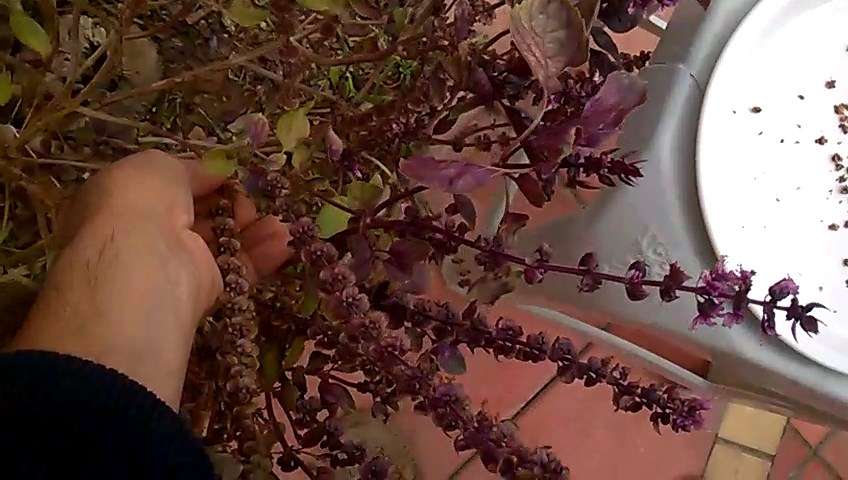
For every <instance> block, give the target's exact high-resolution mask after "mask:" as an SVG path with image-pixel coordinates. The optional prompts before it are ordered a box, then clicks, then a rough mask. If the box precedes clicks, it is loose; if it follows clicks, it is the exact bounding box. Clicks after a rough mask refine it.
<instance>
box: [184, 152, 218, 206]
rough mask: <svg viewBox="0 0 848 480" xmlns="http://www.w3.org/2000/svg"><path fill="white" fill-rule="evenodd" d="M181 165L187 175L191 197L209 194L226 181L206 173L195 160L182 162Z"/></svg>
mask: <svg viewBox="0 0 848 480" xmlns="http://www.w3.org/2000/svg"><path fill="white" fill-rule="evenodd" d="M183 165H184V166H185V169H186V173H187V174H188V183H189V189H190V190H191V196H192V197H194V198H198V197H203V196H205V195H209V194H211V193H212V192H214V191H215V190H216V189H217V188H218V187H220V186H221V185H223V184H224V182H225V181H227V177H225V176H222V175H213V174H211V173H209V172H207V171H206V170H205V169H204V168H203V165H201V164H200V162H198V161H197V160H183Z"/></svg>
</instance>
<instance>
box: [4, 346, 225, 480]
mask: <svg viewBox="0 0 848 480" xmlns="http://www.w3.org/2000/svg"><path fill="white" fill-rule="evenodd" d="M0 419H2V427H0V457H2V460H3V461H2V464H3V471H4V474H3V477H4V478H6V477H8V478H90V479H112V478H138V479H147V478H150V479H170V478H174V479H177V478H178V479H187V480H192V479H198V480H199V479H203V480H206V479H212V478H214V475H213V472H212V466H211V464H210V462H209V460H208V457H207V456H206V454H205V452H204V449H203V446H202V445H201V444H200V442H199V441H198V440H196V439H195V438H194V437H193V436H192V435H191V433H190V432H189V431H188V430H187V428H186V427H185V425H184V424H183V422H182V421H181V420H180V418H179V416H178V415H177V414H176V413H175V412H174V411H173V410H172V409H171V408H170V407H169V406H168V405H166V404H165V403H164V402H163V401H162V400H160V399H159V398H158V397H157V396H156V395H154V394H153V393H152V392H150V391H149V390H147V389H146V388H145V387H143V386H142V385H140V384H139V383H137V382H135V381H133V380H131V379H130V378H128V377H127V376H126V375H124V374H122V373H119V372H117V371H115V370H112V369H109V368H107V367H104V366H102V365H98V364H95V363H92V362H90V361H87V360H82V359H79V358H76V357H72V356H68V355H61V354H57V353H54V352H43V351H29V350H24V351H15V352H10V353H2V354H0Z"/></svg>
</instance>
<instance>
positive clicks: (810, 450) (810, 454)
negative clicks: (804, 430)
mask: <svg viewBox="0 0 848 480" xmlns="http://www.w3.org/2000/svg"><path fill="white" fill-rule="evenodd" d="M790 423H791V422H789V421H787V422H786V431H785V432H784V433H783V434H784V435H786V434H787V433H788V432H792V433H793V434H794V435H797V436H798V438H800V439H801V443H803V444H804V445H805V446H806V447H807V453H806V455H805V456H804V459H803V460H801V462H799V463H798V465H797V466H796V467H795V468H793V469H792V470H790V471H789V478H790V479H794V478H796V477H797V475H798V474H799V473H801V470H803V469H804V467H806V466H807V464H808V463H810V462H811V461H812V460H813V459H815V458H816V449H815V446H814V445H812V444H811V443H810V442H809V441H807V439H806V437H804V436H803V435H801V432H799V431H798V429H797V428H795V426H794V425H790ZM781 440H783V439H782V438H781ZM819 443H821V442H819Z"/></svg>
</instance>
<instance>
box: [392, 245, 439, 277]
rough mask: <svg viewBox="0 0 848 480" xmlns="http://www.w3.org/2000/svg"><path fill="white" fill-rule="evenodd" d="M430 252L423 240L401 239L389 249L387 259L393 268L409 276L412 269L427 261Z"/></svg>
mask: <svg viewBox="0 0 848 480" xmlns="http://www.w3.org/2000/svg"><path fill="white" fill-rule="evenodd" d="M432 251H433V249H432V248H430V244H429V243H427V242H425V241H424V240H418V239H413V238H402V239H400V240H396V241H395V242H394V243H393V244H392V246H391V247H389V257H391V258H390V260H391V263H392V265H393V266H394V267H396V268H397V269H399V270H400V271H402V272H404V273H406V274H407V275H411V274H412V269H413V267H414V266H415V265H416V264H419V263H421V262H424V261H425V260H427V257H429V256H430V252H432Z"/></svg>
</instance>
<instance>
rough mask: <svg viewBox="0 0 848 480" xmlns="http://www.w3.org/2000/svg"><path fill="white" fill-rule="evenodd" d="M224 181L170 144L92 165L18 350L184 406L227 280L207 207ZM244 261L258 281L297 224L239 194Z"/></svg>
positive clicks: (285, 253) (284, 250)
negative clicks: (194, 361)
mask: <svg viewBox="0 0 848 480" xmlns="http://www.w3.org/2000/svg"><path fill="white" fill-rule="evenodd" d="M224 181H225V179H224V178H222V177H213V176H210V175H209V174H207V173H205V172H204V171H203V170H202V169H201V167H200V165H199V164H198V163H196V162H189V161H180V160H177V159H175V158H173V157H171V156H169V155H167V154H165V153H163V152H160V151H146V152H143V153H139V154H136V155H132V156H129V157H127V158H124V159H123V160H121V161H119V162H117V163H115V164H113V165H110V166H109V167H107V168H106V169H104V170H103V171H101V172H99V173H98V174H96V175H94V176H93V177H92V178H91V179H89V180H88V182H87V183H86V184H85V185H84V186H83V187H82V188H81V189H80V191H79V192H78V193H77V195H76V196H75V198H74V199H73V200H72V202H71V203H70V205H69V207H68V209H67V211H66V212H63V216H62V221H61V222H60V228H59V232H58V234H57V240H58V242H59V244H60V246H61V247H62V251H61V253H60V254H59V256H58V258H57V259H56V261H55V262H54V264H53V265H52V266H51V268H50V271H49V272H48V276H47V281H46V282H45V285H44V287H43V289H42V291H41V293H40V295H39V298H38V300H37V301H36V304H35V306H34V307H33V309H32V311H31V313H30V316H29V318H28V319H27V321H26V322H25V323H24V325H23V327H22V328H21V331H20V332H19V333H18V335H17V336H16V337H15V339H14V340H13V342H12V348H15V349H37V350H50V351H55V352H60V353H66V354H71V355H75V356H78V357H82V358H87V359H89V360H92V361H95V362H97V363H100V364H102V365H106V366H108V367H112V368H114V369H116V370H118V371H121V372H123V373H125V374H126V375H128V376H129V377H130V378H132V379H134V380H136V381H137V382H139V383H141V384H142V385H144V386H145V387H147V388H148V389H149V390H151V391H152V392H154V393H155V394H157V395H158V396H159V397H160V398H162V399H163V400H164V401H165V402H166V403H168V404H169V405H170V406H171V407H172V408H174V409H176V408H177V407H178V406H179V400H180V394H181V391H182V385H183V381H184V378H185V371H186V367H187V364H188V357H189V353H190V351H191V344H192V340H193V337H194V331H195V329H196V327H197V324H198V322H199V321H200V319H201V318H202V317H203V316H204V315H205V314H206V313H208V312H209V310H210V309H211V308H212V307H213V305H214V303H215V301H216V299H217V298H218V296H219V295H220V294H221V292H222V290H223V281H222V279H221V275H220V272H219V270H218V267H217V265H216V263H215V258H214V256H213V254H212V252H211V251H210V249H209V247H208V246H207V242H209V241H211V240H212V238H211V237H212V232H211V225H212V220H211V218H210V217H209V216H210V212H211V210H212V209H213V208H214V207H215V206H216V205H217V203H218V199H219V198H218V197H217V196H216V195H215V193H214V192H215V190H216V189H217V188H218V187H219V186H220V185H221V184H222V183H223V182H224ZM234 210H235V220H236V225H237V228H238V229H239V230H240V238H239V239H240V241H241V244H242V251H243V252H244V255H243V258H242V260H243V262H244V263H245V265H246V266H247V269H248V275H249V276H250V277H252V279H254V280H255V279H257V278H260V277H263V276H265V275H269V274H271V273H273V272H274V271H276V270H277V269H278V268H279V267H280V265H282V263H283V262H284V261H285V260H286V259H287V258H288V257H289V255H290V251H289V250H288V247H287V243H288V239H289V235H288V230H287V228H286V227H285V226H284V225H283V224H282V223H280V222H279V221H278V220H277V219H276V218H274V217H264V218H261V219H259V218H257V213H256V207H255V206H254V205H253V203H252V202H250V201H249V200H248V199H247V198H244V197H240V198H237V199H236V201H235V204H234Z"/></svg>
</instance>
